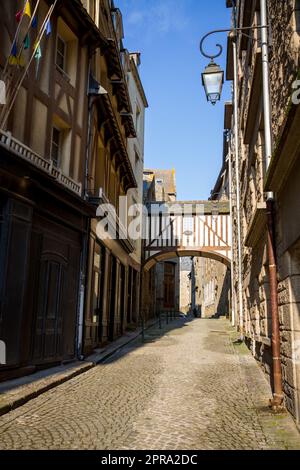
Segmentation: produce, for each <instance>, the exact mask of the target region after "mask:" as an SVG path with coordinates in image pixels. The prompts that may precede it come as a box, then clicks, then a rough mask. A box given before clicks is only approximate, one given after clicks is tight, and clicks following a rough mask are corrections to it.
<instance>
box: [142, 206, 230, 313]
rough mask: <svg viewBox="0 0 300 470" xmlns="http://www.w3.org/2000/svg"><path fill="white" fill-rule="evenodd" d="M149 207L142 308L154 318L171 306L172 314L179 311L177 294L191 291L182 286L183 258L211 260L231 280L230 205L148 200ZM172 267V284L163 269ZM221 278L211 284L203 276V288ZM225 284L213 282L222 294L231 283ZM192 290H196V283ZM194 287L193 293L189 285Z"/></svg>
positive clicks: (145, 238)
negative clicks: (221, 268) (220, 266)
mask: <svg viewBox="0 0 300 470" xmlns="http://www.w3.org/2000/svg"><path fill="white" fill-rule="evenodd" d="M147 209H148V210H147V217H146V218H145V220H144V227H146V232H145V234H146V236H145V237H144V260H143V265H142V268H143V269H142V281H143V289H142V291H143V292H142V295H141V300H142V305H143V307H144V309H145V311H148V314H147V315H146V316H148V317H151V316H153V315H154V314H157V312H158V311H163V310H165V309H166V307H167V306H169V305H171V303H172V305H174V310H176V311H181V309H180V305H181V304H180V301H178V298H180V294H176V292H178V291H179V292H183V291H184V290H187V288H185V287H184V285H185V284H186V280H183V279H184V277H183V275H182V272H183V271H184V269H183V267H182V266H183V263H184V260H183V259H182V258H186V259H188V258H191V259H193V258H204V259H209V260H211V261H212V263H213V266H216V265H218V264H219V263H221V264H222V265H224V266H226V268H227V269H225V271H224V270H221V271H222V276H223V277H224V279H225V277H226V279H230V267H231V256H232V247H231V245H232V243H231V218H230V204H229V202H228V201H227V200H226V201H224V200H222V201H220V200H213V201H174V202H165V203H159V202H150V203H149V204H148V207H147ZM214 262H218V263H216V264H214ZM172 263H174V268H173V270H174V272H175V274H174V276H173V278H174V279H173V281H172V282H170V279H169V277H170V276H169V275H168V273H166V272H165V271H166V267H168V266H169V265H170V267H172ZM208 263H209V262H208ZM207 266H209V269H208V271H211V269H210V268H211V264H209V265H207V264H206V265H205V267H204V268H203V267H202V268H201V269H202V270H203V269H204V272H205V273H206V272H207ZM195 269H196V266H195ZM215 271H217V272H219V269H218V268H216V269H215ZM223 271H224V272H223ZM190 275H191V273H190ZM222 276H221V278H222ZM208 277H209V276H208ZM217 277H218V276H216V274H214V275H213V278H212V280H211V282H208V281H207V279H206V278H205V286H206V285H207V290H208V291H209V292H210V291H213V290H214V289H213V287H212V288H210V287H211V286H213V284H214V283H215V280H216V279H217ZM191 282H192V281H191ZM224 282H225V281H224ZM224 282H223V278H222V279H221V281H220V280H219V281H218V282H216V283H215V284H218V285H219V286H221V288H220V290H223V284H224V286H225V285H226V289H225V290H227V291H228V290H229V289H230V283H224ZM174 285H175V288H174ZM209 286H210V287H209ZM194 287H195V288H196V284H195V286H194ZM190 289H191V292H192V290H193V289H192V287H191V286H190ZM194 290H195V289H194ZM208 297H209V296H208ZM171 298H172V299H173V300H172V302H170V299H171ZM189 302H190V304H191V309H193V306H194V304H195V302H194V301H193V299H190V301H189Z"/></svg>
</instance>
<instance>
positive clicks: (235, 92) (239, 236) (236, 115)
mask: <svg viewBox="0 0 300 470" xmlns="http://www.w3.org/2000/svg"><path fill="white" fill-rule="evenodd" d="M232 47H233V62H234V81H233V101H234V141H235V142H234V146H235V179H236V214H237V245H238V298H239V329H240V340H241V341H243V340H244V305H243V268H242V230H241V189H240V155H239V135H238V132H239V112H238V83H239V82H238V62H237V44H236V37H235V39H234V41H233V43H232Z"/></svg>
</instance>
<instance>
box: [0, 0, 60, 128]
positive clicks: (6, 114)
mask: <svg viewBox="0 0 300 470" xmlns="http://www.w3.org/2000/svg"><path fill="white" fill-rule="evenodd" d="M57 1H58V0H55V1H54V4H53V5H51V7H50V9H49V11H48V13H47V15H46V17H45V19H44V22H43V25H42V27H41V29H40V32H39V34H38V38H37V39H36V42H35V47H34V49H33V53H32V55H31V57H30V60H29V62H28V64H27V66H26V69H25V71H24V73H23V75H22V76H21V78H20V80H19V81H18V82H17V84H16V86H15V88H14V91H13V93H12V100H11V103H10V105H9V107H8V109H7V110H6V113H5V115H4V117H3V120H2V122H1V127H4V126H5V124H6V121H7V119H8V116H9V114H10V112H11V110H12V108H13V105H14V104H15V101H16V97H17V95H18V92H19V90H20V88H21V86H22V83H23V81H24V79H25V77H26V75H27V72H28V69H29V67H30V65H31V62H32V61H33V59H34V57H35V53H36V51H37V49H38V47H39V45H40V42H41V40H42V38H43V35H44V33H45V31H46V27H47V23H48V21H49V20H50V18H51V16H52V13H53V10H54V8H55V6H56V4H57Z"/></svg>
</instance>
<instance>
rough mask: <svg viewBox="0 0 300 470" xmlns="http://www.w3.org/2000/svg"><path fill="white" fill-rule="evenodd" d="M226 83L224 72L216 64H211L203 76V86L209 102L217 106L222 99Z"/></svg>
mask: <svg viewBox="0 0 300 470" xmlns="http://www.w3.org/2000/svg"><path fill="white" fill-rule="evenodd" d="M223 83H224V72H223V70H222V69H221V68H220V67H219V66H218V65H217V64H215V63H214V62H211V63H210V64H209V65H208V66H207V67H206V69H205V71H204V73H203V74H202V84H203V86H204V89H205V93H206V98H207V101H210V102H211V103H212V104H216V102H217V101H219V100H220V99H221V94H222V88H223Z"/></svg>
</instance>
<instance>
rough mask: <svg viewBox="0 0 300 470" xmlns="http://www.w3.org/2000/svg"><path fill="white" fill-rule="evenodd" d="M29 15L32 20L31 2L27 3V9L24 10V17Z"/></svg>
mask: <svg viewBox="0 0 300 470" xmlns="http://www.w3.org/2000/svg"><path fill="white" fill-rule="evenodd" d="M25 15H27V16H29V18H31V7H30V2H29V0H27V1H26V4H25V8H24V16H25Z"/></svg>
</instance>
